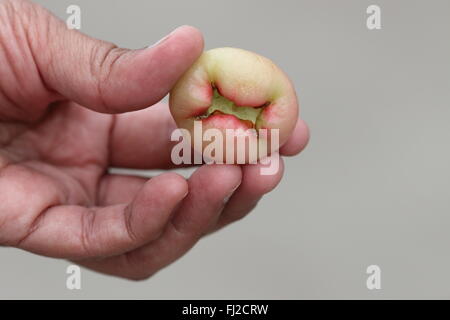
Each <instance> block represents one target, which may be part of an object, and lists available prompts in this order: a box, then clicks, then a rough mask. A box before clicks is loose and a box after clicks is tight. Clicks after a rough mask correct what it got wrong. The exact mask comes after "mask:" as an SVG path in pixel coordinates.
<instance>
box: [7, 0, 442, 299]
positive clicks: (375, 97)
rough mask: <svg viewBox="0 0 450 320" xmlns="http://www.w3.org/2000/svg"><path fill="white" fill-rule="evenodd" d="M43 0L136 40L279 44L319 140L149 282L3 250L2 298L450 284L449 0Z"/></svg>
mask: <svg viewBox="0 0 450 320" xmlns="http://www.w3.org/2000/svg"><path fill="white" fill-rule="evenodd" d="M38 2H40V3H42V4H43V5H44V6H46V7H47V8H49V9H50V10H52V11H53V12H54V13H55V14H56V15H58V16H60V17H61V18H64V19H65V18H66V17H67V15H66V13H65V9H66V7H67V6H68V5H69V4H78V5H80V6H81V9H82V31H83V32H85V33H87V34H89V35H92V36H94V37H98V38H102V39H105V40H109V41H112V42H115V43H116V44H118V45H120V46H124V47H130V48H140V47H144V46H147V45H149V44H151V43H153V42H155V41H156V40H157V39H159V38H160V37H162V36H163V35H165V34H166V33H168V32H169V31H170V30H172V29H173V28H175V27H177V26H179V25H182V24H191V25H194V26H196V27H198V28H200V29H201V30H202V31H203V33H204V36H205V42H206V48H214V47H221V46H235V47H242V48H245V49H249V50H252V51H256V52H258V53H260V54H262V55H265V56H267V57H269V58H271V59H273V60H274V61H275V62H276V63H277V64H279V65H280V66H281V67H282V68H283V69H284V70H286V71H287V72H288V74H289V75H290V77H291V78H292V79H293V81H294V82H295V85H296V87H297V89H298V92H299V97H300V101H301V105H302V111H301V114H302V116H303V118H305V119H306V120H307V121H308V123H309V125H310V127H311V131H312V139H311V141H310V145H309V147H308V148H307V150H306V151H305V152H304V153H303V154H302V155H301V156H298V157H295V158H291V159H288V160H287V170H286V175H285V178H284V180H283V181H282V183H281V185H280V186H279V187H278V188H277V189H276V190H275V191H273V192H272V193H271V194H270V195H268V196H267V197H266V198H265V199H264V200H263V201H261V203H260V205H259V206H258V208H257V209H256V210H255V211H254V212H253V213H252V214H251V215H250V216H249V217H247V218H246V219H244V220H243V221H241V222H239V223H237V224H235V225H232V226H231V227H229V228H227V229H225V230H223V231H221V232H219V233H217V234H214V235H212V236H209V237H207V238H205V239H203V240H202V241H201V242H200V243H199V244H198V245H197V246H196V247H195V248H194V249H193V250H192V251H191V252H190V253H188V254H187V255H186V256H184V257H183V258H182V259H181V260H179V261H177V262H176V263H175V264H173V265H171V266H170V267H168V268H166V269H164V270H162V271H161V272H159V273H158V274H157V275H156V276H154V277H153V278H151V279H150V280H148V281H145V282H139V283H135V282H130V281H126V280H121V279H116V278H112V277H107V276H103V275H99V274H96V273H93V272H90V271H87V270H85V269H83V273H82V277H83V278H82V286H83V287H82V290H81V291H69V290H67V289H66V288H65V280H66V274H65V270H66V267H67V266H68V265H69V263H68V262H66V261H58V260H52V259H48V258H42V257H38V256H35V255H32V254H29V253H26V252H22V251H19V250H16V249H1V250H0V270H1V272H0V298H64V299H78V298H150V299H153V298H211V299H215V298H238V299H240V298H274V299H278V298H288V299H300V298H344V299H347V298H362V299H367V298H368V299H377V298H450V273H449V270H450V233H449V232H448V226H449V225H450V215H449V214H450V197H449V193H450V148H449V139H450V128H449V121H450V41H449V31H450V1H448V0H442V1H412V0H408V1H400V0H397V1H381V0H371V1H365V0H358V1H356V0H355V1H336V0H329V1H317V0H315V1H312V0H311V1H287V0H286V1H261V0H258V1H257V0H252V1H249V0H247V1H242V0H239V1H237V0H236V1H216V0H214V1H211V0H203V1H195V0H190V1H181V0H179V1H168V0H158V1H156V0H152V1H137V0H135V1H130V0H128V1H111V0H108V1H107V0H102V1H98V0H97V1H92V0H91V1H87V0H86V1H75V0H58V1H56V0H54V1H43V0H42V1H38ZM370 4H378V5H380V6H381V9H382V29H381V30H378V31H369V30H368V29H367V28H366V24H365V21H366V16H367V15H366V8H367V6H368V5H370ZM189 173H190V172H183V174H185V175H186V176H188V175H189ZM371 264H377V265H379V266H380V267H381V270H382V289H381V290H378V291H377V290H373V291H369V290H368V289H367V288H366V285H365V283H366V277H367V275H366V273H365V271H366V268H367V266H368V265H371Z"/></svg>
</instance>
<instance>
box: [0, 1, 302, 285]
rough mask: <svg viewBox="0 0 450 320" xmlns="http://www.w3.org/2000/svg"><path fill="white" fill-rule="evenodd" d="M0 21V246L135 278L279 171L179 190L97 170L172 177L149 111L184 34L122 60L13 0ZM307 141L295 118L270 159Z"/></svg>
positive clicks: (190, 47)
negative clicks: (157, 171)
mask: <svg viewBox="0 0 450 320" xmlns="http://www.w3.org/2000/svg"><path fill="white" fill-rule="evenodd" d="M0 25H1V26H2V27H1V28H0V46H1V50H0V244H1V245H3V246H13V247H17V248H21V249H24V250H27V251H30V252H34V253H37V254H41V255H45V256H50V257H56V258H65V259H71V260H74V261H76V262H77V263H78V264H80V265H84V266H86V267H88V268H91V269H94V270H97V271H99V272H103V273H107V274H112V275H117V276H122V277H126V278H129V279H145V278H147V277H149V276H151V275H152V274H154V273H155V272H157V271H158V270H160V269H161V268H163V267H164V266H166V265H168V264H169V263H171V262H173V261H174V260H176V259H177V258H179V257H180V256H181V255H183V254H184V253H185V252H186V251H188V250H189V249H190V248H191V247H192V246H193V245H194V244H195V243H196V242H197V241H198V240H199V239H200V238H201V237H202V236H203V235H205V234H207V233H210V232H212V231H215V230H217V229H219V228H221V227H223V226H225V225H227V224H229V223H231V222H233V221H236V220H238V219H240V218H242V217H244V216H245V215H246V214H247V213H248V212H250V211H251V210H252V209H253V208H254V207H255V205H256V204H257V202H258V201H259V199H260V198H261V197H262V196H263V195H264V194H265V193H267V192H269V191H270V190H272V189H273V188H274V187H275V186H276V185H277V184H278V182H279V181H280V179H281V177H282V173H283V170H282V168H283V167H282V161H281V164H280V170H279V172H278V173H277V174H276V175H272V176H262V175H260V168H259V165H246V166H235V165H205V166H201V167H199V168H198V169H197V170H196V171H195V172H194V173H193V175H192V176H191V177H190V178H189V179H188V180H186V179H184V178H183V177H181V176H180V175H177V174H175V173H171V172H168V173H164V174H162V175H159V176H157V177H154V178H151V179H144V178H141V177H135V176H126V175H118V174H110V173H108V168H109V167H126V168H138V169H156V168H158V169H161V168H163V169H170V168H173V167H174V165H173V164H172V162H171V159H170V151H171V148H172V147H173V142H171V141H170V134H171V133H172V131H173V130H174V129H175V123H174V121H173V119H172V118H171V116H170V113H169V111H168V108H167V106H166V105H164V104H162V103H157V102H158V101H159V100H161V98H163V97H164V96H165V95H166V94H167V92H168V91H169V90H170V89H171V87H172V86H173V85H174V83H175V82H176V81H177V79H178V78H179V77H180V76H181V75H182V74H183V72H184V71H185V70H186V69H187V68H188V67H189V66H190V65H191V64H192V63H193V62H194V61H195V60H196V58H197V57H198V56H199V55H200V54H201V52H202V50H203V39H202V35H201V33H200V32H199V31H198V30H196V29H195V28H192V27H188V26H185V27H181V28H179V29H177V30H176V31H174V32H173V33H171V34H170V35H169V36H168V37H167V38H165V39H164V40H162V41H161V42H159V43H158V44H157V45H155V46H153V47H150V48H146V49H140V50H127V49H121V48H118V47H116V46H115V45H113V44H111V43H107V42H104V41H99V40H95V39H92V38H90V37H87V36H85V35H83V34H81V33H79V32H77V31H75V30H68V29H67V28H66V26H65V24H64V23H63V22H61V21H59V20H58V19H57V18H55V17H54V16H52V15H51V14H50V13H48V12H47V11H46V10H45V9H43V8H41V7H40V6H38V5H36V4H33V3H31V2H28V1H22V0H11V1H5V0H0ZM150 105H153V106H152V107H150V108H147V106H150ZM137 110H139V111H137ZM132 111H133V112H132ZM307 141H308V129H307V127H306V125H305V123H304V122H303V121H301V120H299V122H298V125H297V128H296V129H295V131H294V133H293V134H292V137H291V138H290V140H289V141H288V143H286V144H285V145H284V146H283V147H282V148H281V149H280V153H281V154H282V155H294V154H297V153H298V152H300V151H301V150H302V149H303V148H304V147H305V145H306V143H307Z"/></svg>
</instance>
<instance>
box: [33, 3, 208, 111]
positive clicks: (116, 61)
mask: <svg viewBox="0 0 450 320" xmlns="http://www.w3.org/2000/svg"><path fill="white" fill-rule="evenodd" d="M39 9H40V10H45V9H43V8H40V7H39ZM37 17H38V18H39V17H40V18H42V15H37ZM44 18H45V19H47V21H46V22H45V23H42V24H34V25H35V26H36V25H45V28H41V29H42V32H40V31H38V34H37V37H36V38H35V39H34V40H33V41H31V42H32V43H31V47H32V48H31V49H32V51H33V56H34V57H35V60H36V64H37V67H38V69H39V71H40V74H41V76H42V78H43V81H44V82H45V84H46V85H47V87H48V88H49V89H51V90H53V91H56V92H57V93H59V94H60V95H62V96H64V97H65V98H68V99H70V100H73V101H75V102H77V103H79V104H81V105H83V106H85V107H87V108H90V109H93V110H96V111H99V112H104V113H121V112H127V111H133V110H137V109H142V108H145V107H147V106H150V105H152V104H155V103H156V102H158V101H159V100H161V99H162V98H163V97H164V96H165V95H166V94H167V93H168V92H169V91H170V89H171V88H172V86H173V85H174V84H175V82H176V81H177V80H178V78H179V77H180V76H181V75H182V74H183V73H184V72H185V71H186V70H187V68H189V66H190V65H191V64H192V63H194V61H195V60H196V59H197V58H198V57H199V55H200V54H201V52H202V50H203V38H202V35H201V33H200V31H199V30H197V29H195V28H193V27H190V26H182V27H180V28H177V29H176V30H174V31H173V32H172V33H170V34H169V35H168V36H166V37H165V38H163V39H162V40H160V41H159V42H158V43H157V44H156V45H154V46H151V47H149V48H146V49H139V50H129V49H122V48H118V47H117V46H116V45H114V44H112V43H109V42H106V41H101V40H97V39H93V38H91V37H89V36H86V35H84V34H82V33H81V32H78V31H76V30H70V29H68V28H67V27H66V25H65V24H64V23H63V22H62V21H60V20H59V19H57V18H56V17H55V16H53V15H51V14H50V13H48V12H47V11H45V14H44ZM38 28H39V27H38Z"/></svg>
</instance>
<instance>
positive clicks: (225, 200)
mask: <svg viewBox="0 0 450 320" xmlns="http://www.w3.org/2000/svg"><path fill="white" fill-rule="evenodd" d="M240 185H241V183H239V184H238V185H237V186H236V187H234V188H233V190H232V191H231V192H230V194H229V195H227V196H226V197H225V198H224V199H223V203H227V202H228V200H230V198H231V196H232V195H233V194H234V192H235V191H236V189H237V188H239V186H240Z"/></svg>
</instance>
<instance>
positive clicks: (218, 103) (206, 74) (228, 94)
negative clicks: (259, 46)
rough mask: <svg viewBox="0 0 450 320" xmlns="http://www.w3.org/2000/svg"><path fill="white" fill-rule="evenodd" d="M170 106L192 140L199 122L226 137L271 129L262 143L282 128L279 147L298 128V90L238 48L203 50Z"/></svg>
mask: <svg viewBox="0 0 450 320" xmlns="http://www.w3.org/2000/svg"><path fill="white" fill-rule="evenodd" d="M169 105H170V111H171V113H172V116H173V118H174V119H175V122H176V123H177V126H178V127H179V128H184V129H187V130H188V131H189V132H190V134H191V137H194V121H201V123H202V128H203V131H205V130H207V129H211V128H214V129H218V130H220V131H221V132H222V133H223V135H224V137H225V130H226V129H244V130H247V129H256V131H257V132H258V130H259V129H268V132H269V134H268V135H262V134H259V135H258V136H257V138H256V139H257V140H258V144H261V143H262V142H264V143H265V142H268V140H270V129H278V133H279V146H280V147H281V146H282V145H283V144H284V143H285V142H286V141H287V139H288V138H289V136H290V135H291V133H292V131H293V130H294V127H295V125H296V123H297V120H298V109H299V108H298V102H297V96H296V93H295V89H294V86H293V85H292V83H291V81H290V80H289V78H288V77H287V76H286V74H285V73H284V72H283V71H282V70H281V69H280V68H278V67H277V66H276V65H275V64H274V63H273V62H272V61H271V60H269V59H267V58H265V57H262V56H260V55H258V54H256V53H253V52H250V51H246V50H243V49H237V48H217V49H212V50H209V51H206V52H204V53H203V54H202V55H201V56H200V58H199V59H198V60H197V61H196V62H195V63H194V64H193V65H192V66H191V68H190V69H189V70H188V71H187V72H186V73H185V74H184V75H183V76H182V77H181V78H180V79H179V80H178V82H177V83H176V85H175V86H174V88H173V89H172V91H171V92H170V99H169ZM262 140H265V141H262ZM207 144H208V143H203V144H201V146H202V150H197V151H200V152H202V151H203V149H204V148H205V147H206V145H207ZM223 147H224V150H226V149H227V146H226V145H225V142H224V146H223ZM269 147H270V143H269ZM269 149H270V148H269ZM274 151H277V150H269V152H274ZM224 152H226V151H224Z"/></svg>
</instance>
